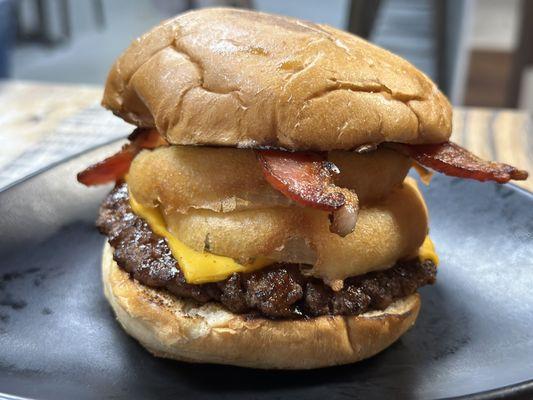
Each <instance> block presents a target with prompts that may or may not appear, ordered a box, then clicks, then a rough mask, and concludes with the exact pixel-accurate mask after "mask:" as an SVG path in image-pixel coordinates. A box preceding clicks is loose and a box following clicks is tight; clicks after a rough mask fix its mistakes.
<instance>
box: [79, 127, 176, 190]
mask: <svg viewBox="0 0 533 400" xmlns="http://www.w3.org/2000/svg"><path fill="white" fill-rule="evenodd" d="M128 140H130V142H129V143H127V144H125V145H124V146H122V149H121V150H120V151H119V152H118V153H116V154H114V155H112V156H111V157H108V158H106V159H105V160H102V161H100V162H98V163H96V164H93V165H91V166H90V167H88V168H87V169H85V170H83V171H82V172H80V173H78V176H77V177H78V182H80V183H83V184H84V185H86V186H95V185H102V184H104V183H109V182H115V181H118V180H119V179H122V178H123V177H124V175H126V173H127V172H128V171H129V169H130V164H131V162H132V161H133V159H134V158H135V156H136V155H137V154H138V153H139V152H140V151H141V150H142V149H153V148H156V147H159V146H163V145H168V143H167V141H166V140H165V139H163V137H162V136H161V135H160V134H159V132H157V130H156V129H142V128H137V129H135V130H134V131H133V132H132V133H131V135H129V136H128Z"/></svg>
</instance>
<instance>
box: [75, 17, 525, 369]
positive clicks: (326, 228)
mask: <svg viewBox="0 0 533 400" xmlns="http://www.w3.org/2000/svg"><path fill="white" fill-rule="evenodd" d="M102 104H103V106H104V107H106V108H108V109H109V110H111V111H112V112H113V113H114V114H116V115H117V116H119V117H121V118H123V119H124V120H125V121H127V122H129V123H131V124H134V125H135V126H136V127H137V128H136V129H135V130H134V132H133V133H132V134H131V135H130V137H129V142H128V144H126V145H124V147H123V148H122V150H121V151H120V152H118V153H117V154H115V155H113V156H111V157H109V158H107V159H105V160H103V161H101V162H99V163H97V164H95V165H93V166H90V167H89V168H87V169H86V170H85V171H83V172H81V173H80V174H78V180H79V181H80V182H82V183H84V184H86V185H98V184H104V183H108V182H115V187H114V189H113V190H112V191H111V193H110V194H109V195H108V196H107V198H106V199H105V200H104V201H103V203H102V205H101V209H100V214H99V217H98V220H97V226H98V228H99V230H100V231H101V232H102V233H103V234H104V235H106V236H107V242H106V244H105V246H104V249H103V256H102V277H103V284H104V291H105V296H106V297H107V299H108V301H109V303H110V304H111V307H112V308H113V310H114V312H115V314H116V317H117V319H118V321H119V322H120V324H121V325H122V327H123V328H124V330H126V332H128V333H129V334H130V335H131V336H133V337H134V338H136V339H137V340H138V341H139V342H140V343H141V344H142V345H143V346H144V347H146V348H147V349H148V350H149V351H150V352H151V353H153V354H154V355H156V356H160V357H166V358H172V359H176V360H183V361H189V362H206V363H218V364H231V365H238V366H244V367H254V368H266V369H307V368H318V367H326V366H332V365H338V364H346V363H352V362H355V361H358V360H361V359H364V358H367V357H370V356H372V355H374V354H376V353H378V352H380V351H382V350H383V349H385V348H386V347H388V346H390V345H391V344H392V343H393V342H394V341H396V340H397V339H398V338H399V337H400V336H401V335H402V334H404V333H405V332H406V331H407V330H408V329H409V328H410V327H411V326H413V324H414V323H415V320H416V318H417V315H418V313H419V309H420V297H419V295H418V294H417V289H418V288H419V287H421V286H424V285H428V284H433V283H434V282H435V276H436V271H437V265H438V257H437V255H436V253H435V249H434V246H433V244H432V242H431V239H430V237H429V236H428V212H427V209H426V205H425V203H424V199H423V198H422V195H421V194H420V192H419V190H418V188H417V184H416V182H415V181H414V180H413V179H411V178H409V177H407V173H408V171H409V170H410V168H411V167H412V166H414V167H416V168H417V169H418V170H419V172H420V174H421V176H422V178H423V179H422V180H424V181H427V180H428V179H429V177H430V175H431V172H430V171H429V170H434V171H438V172H441V173H445V174H448V175H451V176H456V177H461V178H471V179H477V180H480V181H495V182H499V183H505V182H508V181H509V180H511V179H517V180H521V179H526V178H527V173H526V172H525V171H521V170H517V169H516V168H514V167H511V166H509V165H506V164H499V163H494V162H487V161H484V160H481V159H479V158H478V157H476V156H474V155H473V154H471V153H469V152H468V151H467V150H465V149H463V148H461V147H460V146H458V145H456V144H454V143H452V142H450V141H449V137H450V133H451V117H452V110H451V107H450V104H449V103H448V101H447V99H446V98H445V96H444V95H443V94H442V93H441V92H440V91H439V90H438V89H437V87H436V86H435V84H434V83H432V82H431V80H430V79H429V78H428V77H427V76H425V75H424V74H423V73H422V72H420V71H418V70H417V69H416V68H414V67H413V66H412V65H411V64H409V63H408V62H407V61H405V60H403V59H401V58H400V57H398V56H395V55H393V54H391V53H389V52H388V51H386V50H383V49H381V48H379V47H376V46H374V45H372V44H370V43H368V42H366V41H365V40H363V39H361V38H358V37H356V36H353V35H351V34H349V33H346V32H343V31H340V30H337V29H334V28H331V27H329V26H326V25H316V24H313V23H309V22H305V21H301V20H297V19H292V18H287V17H281V16H275V15H269V14H263V13H258V12H251V11H243V10H236V9H203V10H198V11H192V12H188V13H185V14H182V15H179V16H177V17H175V18H173V19H170V20H168V21H165V22H163V23H162V24H161V25H159V26H157V27H155V28H154V29H152V30H151V31H150V32H148V33H146V34H145V35H143V36H142V37H140V38H139V39H136V40H135V41H134V42H133V43H132V44H131V45H130V47H129V48H128V49H127V50H126V51H125V52H124V53H123V54H122V55H121V56H120V57H119V58H118V60H117V61H116V62H115V64H114V65H113V67H112V69H111V71H110V73H109V76H108V79H107V83H106V87H105V92H104V97H103V101H102Z"/></svg>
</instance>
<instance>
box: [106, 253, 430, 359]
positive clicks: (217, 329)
mask: <svg viewBox="0 0 533 400" xmlns="http://www.w3.org/2000/svg"><path fill="white" fill-rule="evenodd" d="M102 273H103V282H104V291H105V295H106V297H107V299H108V300H109V303H110V304H111V306H112V307H113V310H114V311H115V314H116V316H117V319H118V321H119V322H120V324H121V325H122V327H123V328H124V329H125V330H126V332H128V333H129V334H130V335H131V336H133V337H134V338H136V339H137V340H138V341H139V342H140V343H141V344H142V345H143V346H144V347H146V348H147V349H148V350H149V351H150V352H151V353H153V354H154V355H156V356H159V357H165V358H172V359H176V360H182V361H188V362H206V363H217V364H231V365H238V366H243V367H252V368H266V369H309V368H320V367H327V366H332V365H339V364H348V363H352V362H356V361H359V360H362V359H364V358H367V357H371V356H373V355H374V354H376V353H379V352H380V351H382V350H383V349H385V348H386V347H388V346H390V345H391V344H392V343H393V342H394V341H396V340H397V339H398V338H399V337H400V336H401V335H402V334H403V333H405V331H407V330H408V329H409V328H410V327H411V326H412V325H413V324H414V322H415V320H416V317H417V315H418V311H419V309H420V299H419V297H418V295H417V294H415V295H411V296H409V297H407V298H405V299H402V300H399V301H396V302H395V303H393V304H392V305H391V306H389V307H388V308H387V309H386V310H384V311H374V312H368V313H365V314H363V315H360V316H355V317H344V316H325V317H318V318H312V319H308V320H277V321H275V320H270V319H264V318H253V319H249V318H246V317H245V316H241V315H236V314H233V313H231V312H229V311H226V310H225V309H224V308H223V307H221V306H220V305H219V304H217V303H207V304H205V305H202V306H199V305H197V304H196V303H194V302H192V301H188V300H183V299H177V298H176V297H174V296H173V295H171V294H169V293H167V292H165V291H161V290H155V289H152V288H149V287H147V286H143V285H141V284H140V283H138V282H137V281H135V280H133V279H130V277H129V274H128V273H126V272H124V271H123V270H121V269H120V268H119V267H118V266H117V264H116V263H115V262H114V261H113V257H112V250H111V247H110V246H109V245H107V244H106V246H105V247H104V251H103V258H102Z"/></svg>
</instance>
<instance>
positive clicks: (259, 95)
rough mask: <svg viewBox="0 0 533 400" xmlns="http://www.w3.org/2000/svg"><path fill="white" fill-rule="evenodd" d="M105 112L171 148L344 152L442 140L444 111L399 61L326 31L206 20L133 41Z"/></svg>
mask: <svg viewBox="0 0 533 400" xmlns="http://www.w3.org/2000/svg"><path fill="white" fill-rule="evenodd" d="M102 104H103V105H104V106H105V107H107V108H109V109H110V110H112V111H113V112H114V113H115V114H117V115H118V116H120V117H122V118H124V119H125V120H126V121H128V122H131V123H133V124H136V125H138V126H141V127H154V126H155V127H157V129H158V130H159V132H161V133H162V134H163V135H164V136H165V137H166V138H167V140H168V141H169V142H170V143H172V144H184V145H193V144H195V145H222V146H233V147H258V146H272V147H280V148H285V149H289V150H323V151H329V150H335V149H339V150H349V149H353V148H356V147H357V146H360V145H363V144H369V143H372V144H374V143H381V142H384V141H391V142H403V143H434V142H442V141H445V140H447V139H448V137H449V136H450V132H451V107H450V104H449V103H448V101H447V100H446V98H445V97H444V95H443V94H442V93H441V92H440V91H439V90H438V89H437V87H436V86H435V84H434V83H433V82H431V80H430V79H429V78H428V77H427V76H426V75H424V74H423V73H422V72H420V71H419V70H417V69H416V68H415V67H413V66H412V65H411V64H410V63H408V62H407V61H405V60H403V59H402V58H400V57H398V56H395V55H393V54H391V53H389V52H388V51H386V50H383V49H381V48H379V47H376V46H374V45H372V44H370V43H368V42H366V41H365V40H363V39H361V38H358V37H356V36H353V35H351V34H349V33H346V32H343V31H340V30H337V29H334V28H331V27H329V26H326V25H316V24H312V23H309V22H304V21H300V20H297V19H293V18H288V17H281V16H275V15H269V14H263V13H258V12H251V11H244V10H236V9H223V8H222V9H202V10H198V11H192V12H188V13H186V14H182V15H179V16H177V17H175V18H173V19H170V20H168V21H166V22H164V23H162V24H161V25H159V26H157V27H156V28H154V29H153V30H151V31H150V32H148V33H146V34H145V35H143V36H142V37H140V38H139V39H137V40H135V41H134V42H133V43H132V44H131V45H130V47H129V48H128V49H127V50H126V51H125V52H124V54H122V55H121V56H120V57H119V59H118V60H117V61H116V62H115V64H114V65H113V67H112V69H111V71H110V73H109V77H108V79H107V84H106V88H105V93H104V98H103V101H102Z"/></svg>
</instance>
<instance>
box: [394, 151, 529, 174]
mask: <svg viewBox="0 0 533 400" xmlns="http://www.w3.org/2000/svg"><path fill="white" fill-rule="evenodd" d="M389 147H391V148H393V149H396V150H397V151H400V152H402V153H404V154H406V155H408V156H409V157H411V158H413V159H414V160H416V161H417V162H418V163H420V164H422V165H423V166H425V167H428V168H431V169H434V170H435V171H438V172H441V173H443V174H446V175H450V176H456V177H458V178H467V179H475V180H478V181H481V182H484V181H494V182H498V183H507V182H509V181H510V180H511V179H514V180H519V181H521V180H525V179H527V177H528V173H527V172H526V171H523V170H519V169H516V168H515V167H513V166H511V165H507V164H502V163H498V162H492V161H485V160H482V159H481V158H479V157H477V156H476V155H474V154H472V153H470V152H469V151H468V150H466V149H464V148H462V147H461V146H459V145H457V144H455V143H453V142H444V143H439V144H417V145H412V144H411V145H408V144H400V143H390V144H389Z"/></svg>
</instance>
